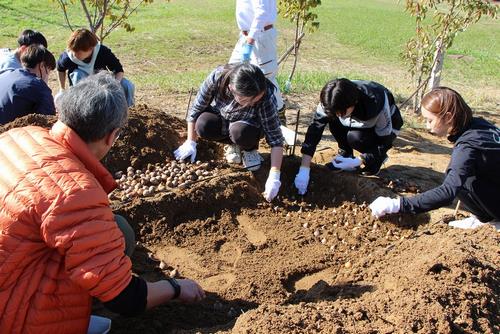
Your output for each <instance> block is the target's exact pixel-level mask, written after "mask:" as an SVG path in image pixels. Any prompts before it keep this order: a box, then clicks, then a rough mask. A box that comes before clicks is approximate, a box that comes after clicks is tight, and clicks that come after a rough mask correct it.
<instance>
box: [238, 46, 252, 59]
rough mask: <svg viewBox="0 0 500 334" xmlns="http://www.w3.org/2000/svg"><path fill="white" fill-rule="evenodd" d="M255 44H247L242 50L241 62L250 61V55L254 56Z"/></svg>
mask: <svg viewBox="0 0 500 334" xmlns="http://www.w3.org/2000/svg"><path fill="white" fill-rule="evenodd" d="M252 49H253V44H248V43H245V44H243V47H242V48H241V61H250V55H251V54H252Z"/></svg>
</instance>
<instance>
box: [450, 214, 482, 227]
mask: <svg viewBox="0 0 500 334" xmlns="http://www.w3.org/2000/svg"><path fill="white" fill-rule="evenodd" d="M484 224H485V223H482V222H481V221H480V220H479V219H477V218H476V217H474V216H470V217H468V218H465V219H461V220H453V221H451V222H449V223H448V225H449V226H451V227H456V228H463V229H474V228H478V227H480V226H483V225H484Z"/></svg>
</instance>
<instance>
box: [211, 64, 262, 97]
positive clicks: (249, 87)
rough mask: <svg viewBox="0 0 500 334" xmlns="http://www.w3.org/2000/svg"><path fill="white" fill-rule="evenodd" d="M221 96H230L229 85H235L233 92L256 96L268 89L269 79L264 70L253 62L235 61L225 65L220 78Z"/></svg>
mask: <svg viewBox="0 0 500 334" xmlns="http://www.w3.org/2000/svg"><path fill="white" fill-rule="evenodd" d="M219 80H220V81H219V91H218V93H219V96H220V97H222V98H223V99H228V98H230V96H231V94H230V92H229V85H232V86H233V87H234V91H233V93H236V94H238V95H241V96H245V97H254V96H257V95H259V94H260V93H262V92H263V91H265V90H266V89H267V79H266V76H265V75H264V73H263V72H262V70H261V69H260V68H259V67H258V66H256V65H253V64H250V63H247V62H244V63H235V64H228V65H225V66H224V69H223V71H222V75H221V77H220V79H219Z"/></svg>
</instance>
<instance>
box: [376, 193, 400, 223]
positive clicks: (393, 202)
mask: <svg viewBox="0 0 500 334" xmlns="http://www.w3.org/2000/svg"><path fill="white" fill-rule="evenodd" d="M369 208H370V210H372V216H374V217H377V218H380V217H382V216H384V215H386V214H389V213H398V212H399V210H400V200H399V198H390V197H377V199H376V200H374V201H373V202H372V204H370V205H369Z"/></svg>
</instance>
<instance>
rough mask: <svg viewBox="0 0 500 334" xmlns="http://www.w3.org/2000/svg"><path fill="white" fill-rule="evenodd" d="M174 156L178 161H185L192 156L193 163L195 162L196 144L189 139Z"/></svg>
mask: <svg viewBox="0 0 500 334" xmlns="http://www.w3.org/2000/svg"><path fill="white" fill-rule="evenodd" d="M174 155H175V158H176V159H177V160H184V159H186V158H187V157H189V156H191V162H194V160H195V159H196V142H195V141H193V140H190V139H187V140H186V141H185V142H184V144H182V145H181V146H179V148H178V149H176V150H175V151H174Z"/></svg>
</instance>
